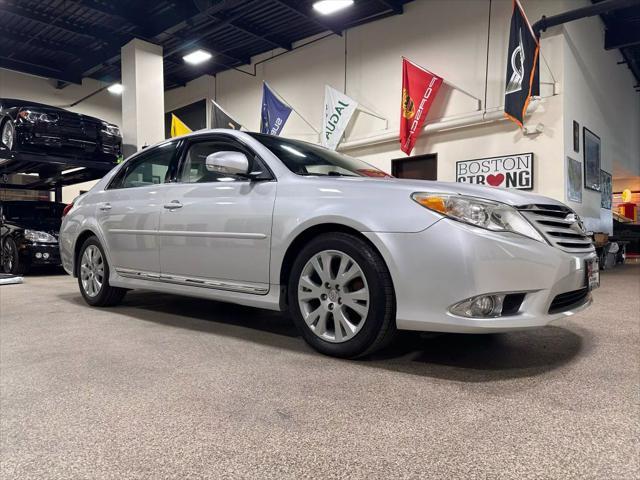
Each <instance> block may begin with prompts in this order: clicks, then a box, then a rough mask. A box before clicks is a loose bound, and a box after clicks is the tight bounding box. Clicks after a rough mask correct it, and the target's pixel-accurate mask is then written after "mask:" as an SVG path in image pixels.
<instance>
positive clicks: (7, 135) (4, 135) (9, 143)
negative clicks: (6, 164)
mask: <svg viewBox="0 0 640 480" xmlns="http://www.w3.org/2000/svg"><path fill="white" fill-rule="evenodd" d="M0 141H2V143H3V144H4V145H5V147H7V148H8V149H9V150H13V147H14V146H15V143H16V129H15V127H14V126H13V121H12V120H11V119H10V118H8V119H7V120H6V121H5V122H4V123H3V124H2V131H1V133H0Z"/></svg>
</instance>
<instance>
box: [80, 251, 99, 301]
mask: <svg viewBox="0 0 640 480" xmlns="http://www.w3.org/2000/svg"><path fill="white" fill-rule="evenodd" d="M80 280H81V282H82V289H83V290H84V292H85V293H86V294H87V295H88V296H89V297H95V296H96V295H98V294H99V293H100V290H101V289H102V284H103V282H104V259H103V258H102V254H101V253H100V250H99V249H98V247H96V246H95V245H89V246H88V247H87V248H86V249H85V251H84V253H83V254H82V261H81V262H80Z"/></svg>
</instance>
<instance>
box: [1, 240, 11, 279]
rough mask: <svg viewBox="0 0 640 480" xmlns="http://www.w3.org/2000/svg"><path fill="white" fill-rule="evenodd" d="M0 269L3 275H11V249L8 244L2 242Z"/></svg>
mask: <svg viewBox="0 0 640 480" xmlns="http://www.w3.org/2000/svg"><path fill="white" fill-rule="evenodd" d="M2 269H3V270H4V272H5V273H11V270H12V269H13V249H12V248H11V245H10V244H9V242H4V246H3V247H2Z"/></svg>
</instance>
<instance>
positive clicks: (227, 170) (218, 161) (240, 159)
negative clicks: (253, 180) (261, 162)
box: [205, 152, 249, 175]
mask: <svg viewBox="0 0 640 480" xmlns="http://www.w3.org/2000/svg"><path fill="white" fill-rule="evenodd" d="M205 167H206V169H207V171H209V172H218V173H223V174H225V175H247V174H248V173H249V159H248V158H247V156H246V155H245V154H244V153H240V152H216V153H212V154H210V155H207V158H206V160H205Z"/></svg>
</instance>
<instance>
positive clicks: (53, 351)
mask: <svg viewBox="0 0 640 480" xmlns="http://www.w3.org/2000/svg"><path fill="white" fill-rule="evenodd" d="M638 292H640V265H628V266H624V267H620V268H617V269H615V270H613V271H610V272H604V273H603V277H602V288H600V289H599V290H597V291H596V292H595V300H596V301H595V304H594V306H593V307H592V308H591V309H589V310H588V311H586V312H584V313H581V314H580V315H578V316H576V317H574V318H570V319H568V320H566V321H562V322H561V323H560V324H559V325H558V326H557V327H549V328H546V329H542V330H537V331H530V332H523V333H512V334H504V335H497V336H455V335H438V336H436V335H433V336H427V337H423V338H419V337H418V336H413V337H406V338H403V339H402V340H401V341H399V342H397V344H396V345H395V347H394V348H393V349H391V350H388V351H387V352H385V353H384V355H381V356H379V357H377V358H375V359H370V360H367V361H343V360H336V359H332V358H328V357H324V356H321V355H319V354H317V353H314V352H313V351H311V349H310V348H308V347H307V346H306V345H305V344H304V343H303V341H302V340H301V339H300V338H299V337H298V336H297V335H296V332H295V331H294V329H293V328H292V326H291V324H290V323H289V322H288V321H287V320H286V319H284V318H282V317H280V316H279V315H277V314H275V313H270V312H263V311H255V310H251V309H248V308H244V307H238V306H232V305H224V304H219V303H215V302H210V301H203V300H193V299H186V298H181V297H175V296H169V295H158V294H154V293H146V292H139V293H133V294H129V296H128V297H127V299H126V301H125V304H124V305H123V306H121V307H117V308H113V309H104V310H96V309H90V308H88V307H87V306H86V305H85V304H84V302H83V300H82V298H81V297H80V294H79V293H78V289H77V286H76V284H75V281H74V280H73V279H71V278H70V277H67V276H64V275H37V276H31V277H27V278H26V281H25V283H24V284H23V285H10V286H2V287H0V309H1V310H0V313H1V323H0V342H1V343H0V348H1V350H0V354H1V359H0V360H1V364H0V369H1V371H0V379H1V384H0V387H1V402H2V403H1V405H0V407H1V410H0V414H1V423H0V427H1V429H0V430H1V444H0V445H1V470H0V475H1V477H2V478H3V479H4V478H6V479H15V478H39V479H43V478H82V479H84V478H100V479H104V478H113V479H122V478H187V477H189V478H201V477H212V478H216V477H225V478H343V477H344V478H518V479H521V478H537V479H541V478H594V479H595V478H597V479H603V478H611V479H635V478H639V476H640V456H639V453H640V403H639V383H640V358H639V353H640V318H639V316H640V313H639V312H640V296H639V295H638Z"/></svg>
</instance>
